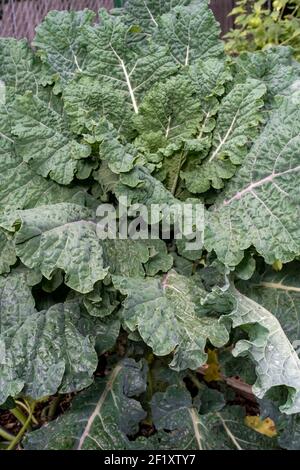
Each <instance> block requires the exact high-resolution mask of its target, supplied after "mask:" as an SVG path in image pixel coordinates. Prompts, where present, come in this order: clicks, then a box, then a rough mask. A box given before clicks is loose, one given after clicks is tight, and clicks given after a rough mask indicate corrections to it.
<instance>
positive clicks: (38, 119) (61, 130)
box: [11, 93, 91, 184]
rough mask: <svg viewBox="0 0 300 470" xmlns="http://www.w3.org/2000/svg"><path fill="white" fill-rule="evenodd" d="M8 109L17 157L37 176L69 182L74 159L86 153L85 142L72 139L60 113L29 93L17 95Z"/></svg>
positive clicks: (72, 176)
mask: <svg viewBox="0 0 300 470" xmlns="http://www.w3.org/2000/svg"><path fill="white" fill-rule="evenodd" d="M11 112H12V118H13V121H14V125H13V128H12V133H13V134H14V135H16V136H17V138H16V151H17V154H18V156H20V157H21V158H22V159H23V160H24V161H25V162H27V163H29V164H30V167H31V168H32V169H33V170H34V171H35V172H36V173H38V174H39V175H42V176H44V177H47V176H48V175H49V176H50V178H51V179H53V180H54V181H56V182H57V183H61V184H68V183H70V182H71V181H72V180H73V178H74V174H75V173H76V168H77V165H78V161H79V160H80V159H82V158H86V157H88V156H89V155H90V151H91V149H90V147H89V145H86V144H80V143H78V142H77V141H76V140H74V138H73V136H72V134H71V133H70V131H68V127H67V124H66V122H65V120H64V118H63V116H61V115H60V114H58V113H57V111H56V110H55V109H53V108H52V109H51V108H49V106H48V104H47V103H45V102H44V101H42V100H40V99H39V98H37V97H34V96H33V95H32V94H29V93H27V94H26V95H24V96H22V97H18V98H17V99H16V101H15V103H14V105H13V108H12V111H11Z"/></svg>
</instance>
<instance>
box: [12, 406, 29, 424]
mask: <svg viewBox="0 0 300 470" xmlns="http://www.w3.org/2000/svg"><path fill="white" fill-rule="evenodd" d="M9 411H10V412H11V414H13V415H14V417H15V418H17V420H18V421H19V422H20V423H21V424H22V425H24V424H25V423H26V421H27V417H26V416H25V415H24V414H23V413H22V411H21V410H20V408H17V407H16V408H12V409H11V410H9Z"/></svg>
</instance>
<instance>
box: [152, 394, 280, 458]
mask: <svg viewBox="0 0 300 470" xmlns="http://www.w3.org/2000/svg"><path fill="white" fill-rule="evenodd" d="M152 415H153V421H154V424H155V427H156V428H157V429H158V430H159V431H160V433H159V435H158V436H159V437H160V441H161V444H160V446H161V447H159V448H165V449H191V450H243V449H249V450H250V449H252V450H255V449H257V450H258V449H259V450H262V449H271V448H273V447H275V446H276V440H275V439H274V440H273V439H270V438H266V437H264V436H262V435H260V434H258V433H256V432H255V431H253V430H251V429H249V428H247V427H246V425H245V424H244V417H245V412H244V410H243V409H242V408H240V407H237V406H231V407H227V408H226V409H225V410H223V411H220V412H215V413H208V414H206V415H199V414H198V411H197V409H196V408H195V406H193V403H192V400H191V396H190V394H189V393H188V392H187V391H186V390H184V388H182V387H178V386H176V385H172V386H170V387H168V389H167V390H166V392H164V393H160V392H158V393H156V394H155V395H154V396H153V399H152ZM163 430H168V431H169V434H166V433H163Z"/></svg>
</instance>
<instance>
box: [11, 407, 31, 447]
mask: <svg viewBox="0 0 300 470" xmlns="http://www.w3.org/2000/svg"><path fill="white" fill-rule="evenodd" d="M34 407H35V403H33V404H32V406H30V405H28V408H29V409H30V413H29V415H28V418H27V419H26V422H25V423H24V424H23V426H22V428H21V429H20V431H19V432H18V434H17V435H16V437H15V438H14V439H13V441H12V442H11V443H10V444H9V446H8V448H7V450H13V449H14V448H15V447H16V446H17V445H18V444H19V442H20V441H21V439H22V437H23V436H24V434H25V432H26V431H27V429H28V428H29V426H30V423H31V420H32V416H33V412H34Z"/></svg>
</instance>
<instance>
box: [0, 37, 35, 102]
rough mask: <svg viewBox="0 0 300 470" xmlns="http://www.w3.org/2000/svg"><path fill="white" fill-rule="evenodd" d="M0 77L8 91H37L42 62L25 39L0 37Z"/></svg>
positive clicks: (20, 92)
mask: <svg viewBox="0 0 300 470" xmlns="http://www.w3.org/2000/svg"><path fill="white" fill-rule="evenodd" d="M0 79H1V80H2V81H3V82H4V84H5V86H6V88H7V91H8V89H9V92H10V93H12V92H13V93H18V94H22V93H24V92H25V91H27V90H31V91H32V92H33V93H37V92H38V91H39V89H40V83H41V82H42V81H43V79H44V75H43V69H42V64H41V61H40V60H39V58H38V57H37V56H36V55H35V54H34V52H33V50H32V49H31V48H30V46H29V44H28V43H27V41H25V40H21V41H17V40H16V39H13V38H1V39H0Z"/></svg>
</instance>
